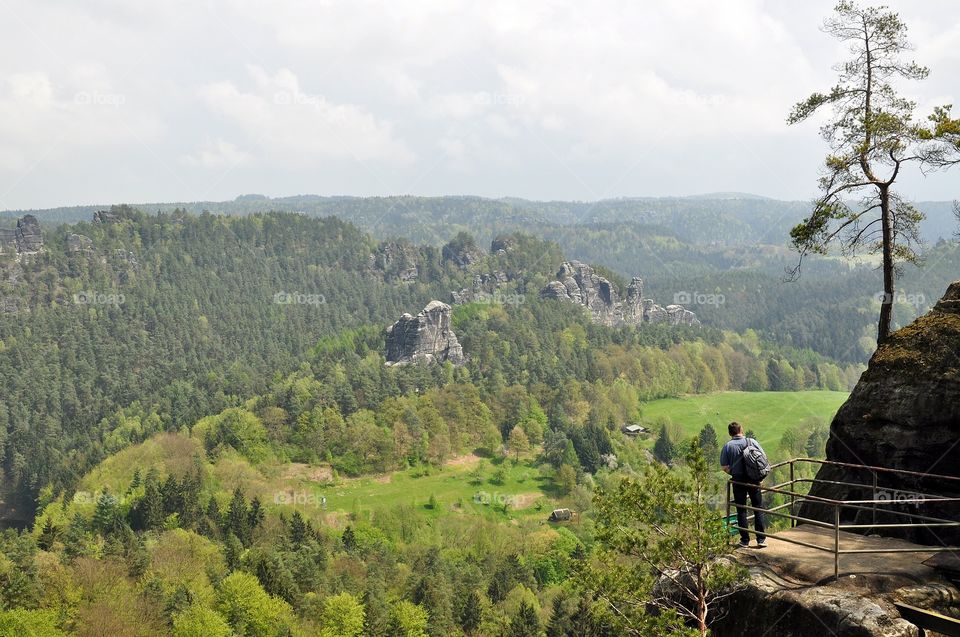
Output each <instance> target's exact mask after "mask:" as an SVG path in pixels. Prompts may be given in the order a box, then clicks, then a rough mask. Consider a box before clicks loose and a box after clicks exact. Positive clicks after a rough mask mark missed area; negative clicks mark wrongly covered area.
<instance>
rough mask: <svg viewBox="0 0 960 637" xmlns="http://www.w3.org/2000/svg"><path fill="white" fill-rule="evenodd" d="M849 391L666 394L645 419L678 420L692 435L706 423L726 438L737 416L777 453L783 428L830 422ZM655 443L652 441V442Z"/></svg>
mask: <svg viewBox="0 0 960 637" xmlns="http://www.w3.org/2000/svg"><path fill="white" fill-rule="evenodd" d="M847 396H849V394H848V393H847V392H837V391H796V392H739V391H727V392H718V393H715V394H704V395H695V396H683V397H681V398H664V399H662V400H654V401H651V402H648V403H645V404H644V405H643V407H642V420H643V421H644V422H645V423H647V424H655V423H656V422H657V421H659V420H660V419H668V420H670V421H672V422H674V423H676V424H678V425H679V426H680V427H681V428H682V429H683V433H684V435H687V436H693V435H696V434H697V432H699V431H700V429H701V428H703V426H704V425H705V424H707V423H710V424H712V425H714V427H716V429H717V434H718V435H719V437H720V440H721V441H723V440H724V439H725V438H726V425H727V423H729V422H731V421H734V420H736V421H737V422H739V423H740V424H742V425H743V427H744V429H745V430H752V431H753V432H754V433H755V434H756V438H757V440H759V441H760V444H762V445H764V447H765V448H766V449H767V451H768V453H775V452H776V449H777V447H778V446H779V444H780V437H781V436H782V435H783V432H784V431H785V430H786V429H788V428H790V427H793V426H795V425H798V424H800V423H802V422H803V421H805V420H807V419H809V418H817V419H820V420H822V421H823V422H825V423H826V424H828V425H829V424H830V421H831V420H832V419H833V416H834V414H836V413H837V410H838V409H839V408H840V405H842V404H843V402H844V401H845V400H846V399H847ZM651 444H652V442H651Z"/></svg>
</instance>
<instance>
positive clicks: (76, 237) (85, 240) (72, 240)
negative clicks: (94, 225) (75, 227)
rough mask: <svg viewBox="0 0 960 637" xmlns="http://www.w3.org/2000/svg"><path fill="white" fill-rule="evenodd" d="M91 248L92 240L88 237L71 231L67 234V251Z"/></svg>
mask: <svg viewBox="0 0 960 637" xmlns="http://www.w3.org/2000/svg"><path fill="white" fill-rule="evenodd" d="M91 250H93V241H92V240H91V239H90V237H87V236H85V235H82V234H75V233H73V232H71V233H70V234H68V235H67V251H68V252H90V251H91Z"/></svg>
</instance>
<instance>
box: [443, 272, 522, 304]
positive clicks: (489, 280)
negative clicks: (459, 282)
mask: <svg viewBox="0 0 960 637" xmlns="http://www.w3.org/2000/svg"><path fill="white" fill-rule="evenodd" d="M509 282H510V277H509V275H507V273H506V272H503V271H502V270H497V271H495V272H484V273H482V274H477V275H476V276H474V277H473V284H472V285H471V286H470V287H468V288H463V289H461V290H460V291H459V292H456V291H453V292H450V297H451V299H452V301H453V304H454V305H460V304H462V303H473V302H474V301H478V300H484V301H486V300H489V299H491V298H494V297H495V295H497V294H498V291H499V290H500V288H501V287H502V286H504V285H506V284H507V283H509ZM513 296H517V295H513Z"/></svg>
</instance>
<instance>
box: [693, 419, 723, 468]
mask: <svg viewBox="0 0 960 637" xmlns="http://www.w3.org/2000/svg"><path fill="white" fill-rule="evenodd" d="M697 440H698V442H699V443H700V448H701V449H703V456H704V457H705V458H708V459H711V460H712V459H714V458H716V457H718V455H719V454H720V440H719V438H718V437H717V430H716V429H714V428H713V425H711V424H709V423H707V424H706V425H704V426H703V429H701V430H700V434H699V435H698V436H697Z"/></svg>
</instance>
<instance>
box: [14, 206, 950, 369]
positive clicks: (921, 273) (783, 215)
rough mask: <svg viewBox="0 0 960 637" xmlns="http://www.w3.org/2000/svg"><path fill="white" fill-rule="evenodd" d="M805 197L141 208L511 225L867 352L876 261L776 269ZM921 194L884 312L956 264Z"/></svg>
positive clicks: (50, 218) (404, 226)
mask: <svg viewBox="0 0 960 637" xmlns="http://www.w3.org/2000/svg"><path fill="white" fill-rule="evenodd" d="M808 207H809V206H808V205H807V204H805V203H803V202H782V201H776V200H771V199H765V198H762V197H755V196H749V195H737V194H732V195H729V196H720V195H714V196H704V197H686V198H662V199H653V198H645V199H644V198H641V199H617V200H605V201H599V202H589V203H587V202H534V201H526V200H520V199H502V200H490V199H482V198H478V197H436V198H428V197H369V198H355V197H316V196H306V195H305V196H298V197H284V198H274V199H271V198H267V197H262V196H258V195H247V196H242V197H238V198H237V199H236V200H234V201H229V202H194V203H184V204H151V205H148V206H143V209H144V210H149V211H162V212H165V213H170V214H172V213H173V212H174V211H175V210H178V209H183V210H187V211H189V212H193V213H195V214H200V213H202V212H203V211H205V210H209V211H214V212H216V213H221V214H228V215H240V216H244V215H250V214H257V213H261V212H263V211H266V210H280V211H290V212H298V213H302V214H306V215H309V216H317V217H329V216H337V217H338V218H341V219H344V220H347V221H349V222H351V223H354V224H356V225H357V226H358V227H360V228H361V229H363V230H365V231H367V232H369V233H371V235H373V236H374V237H377V238H379V239H381V240H390V239H392V238H393V237H397V236H400V237H405V239H406V240H407V241H410V242H412V243H413V244H425V245H429V246H434V247H437V248H439V247H440V246H441V245H442V244H444V243H445V242H447V241H449V240H450V239H451V238H452V237H454V236H455V235H456V234H457V233H459V232H467V233H469V234H470V235H472V236H473V237H474V238H475V239H476V241H477V242H478V244H480V245H484V246H485V245H488V244H489V242H490V241H491V240H492V239H494V238H495V237H496V236H498V235H501V234H505V233H513V232H522V233H526V234H530V235H533V236H536V237H538V238H541V239H546V240H548V241H552V242H554V243H555V244H557V245H558V246H559V247H560V249H562V250H563V253H564V254H565V255H566V256H567V257H568V258H576V259H579V260H581V261H584V262H587V263H593V264H597V265H603V266H606V267H607V268H609V269H610V270H611V271H613V272H615V273H617V274H619V275H620V276H622V277H625V278H626V279H627V280H629V278H630V277H632V276H642V277H644V278H645V282H646V289H647V290H648V291H649V292H650V294H651V296H654V298H657V299H659V300H660V302H661V303H668V302H672V301H673V300H674V299H677V300H681V301H682V300H683V299H684V298H692V299H694V300H696V299H704V298H707V299H708V300H711V299H720V300H722V302H720V303H716V302H702V303H694V305H695V306H694V307H691V309H694V310H695V311H696V312H697V314H698V316H699V317H700V319H701V320H702V321H703V322H705V323H707V324H710V325H713V326H715V327H718V328H721V329H732V330H736V331H743V330H746V329H753V330H756V331H758V332H760V333H761V334H762V335H763V336H764V337H765V338H767V339H769V340H772V341H775V342H778V343H782V344H785V345H790V346H793V347H797V348H810V349H813V350H815V351H817V352H819V353H821V354H824V355H825V356H828V357H830V358H833V359H837V360H841V361H845V362H861V363H862V362H865V361H866V359H867V357H868V356H869V355H870V353H871V352H872V351H873V347H874V345H875V342H874V340H873V339H874V337H875V333H874V332H875V329H874V327H875V326H874V325H873V321H872V318H871V317H872V316H873V315H874V314H875V313H876V311H877V310H878V306H879V303H878V301H877V300H876V295H877V293H878V292H879V291H880V290H881V289H882V287H883V286H882V280H881V277H880V273H879V271H878V270H877V269H876V264H875V263H873V262H871V261H869V260H865V261H852V260H847V259H843V258H840V257H839V256H838V257H829V258H819V259H808V260H807V262H806V264H805V266H804V269H803V276H802V277H801V279H800V280H799V281H795V282H791V283H787V282H785V273H786V271H787V270H788V269H789V268H791V267H793V266H794V265H796V258H797V257H796V255H795V254H794V253H792V252H791V251H790V250H789V249H788V248H787V247H786V239H785V238H786V237H787V236H788V231H789V229H790V227H791V226H792V225H793V224H794V223H796V222H797V221H798V220H799V219H800V218H802V217H803V215H804V214H805V212H806V211H807V209H808ZM918 207H919V208H920V209H921V210H923V211H924V212H925V213H926V214H927V220H926V221H924V222H923V224H922V225H921V237H922V238H923V239H924V240H925V241H926V246H925V248H924V249H923V256H924V261H923V263H922V265H920V266H919V267H918V266H914V265H909V264H908V265H906V266H904V270H903V277H902V278H901V280H900V289H901V290H902V291H903V294H901V295H898V297H897V299H896V301H897V303H896V307H895V310H894V324H895V325H904V324H906V323H908V322H909V321H910V320H912V319H913V318H915V317H916V316H917V315H919V314H922V313H923V312H925V311H926V310H927V309H929V307H931V306H932V304H933V303H934V302H935V301H936V299H937V298H939V296H940V294H942V293H943V290H944V289H945V288H946V285H947V284H948V283H949V282H950V281H951V280H952V279H953V277H954V273H955V272H956V271H957V267H958V266H960V249H958V247H957V245H956V243H954V242H950V241H947V240H946V239H949V238H951V237H952V236H953V234H954V232H955V229H956V219H955V217H954V216H953V214H952V211H951V205H950V204H949V203H948V202H921V203H919V204H918ZM94 210H96V207H92V206H86V207H75V208H63V209H56V210H50V211H39V212H38V213H37V214H39V215H40V218H41V219H42V220H43V221H44V222H45V223H50V224H53V223H57V222H73V221H77V220H79V219H88V218H89V217H90V215H91V214H92V213H93V211H94ZM4 214H11V215H12V214H14V212H12V211H11V212H9V213H4ZM16 214H20V213H19V212H17V213H16ZM747 237H749V239H747Z"/></svg>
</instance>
